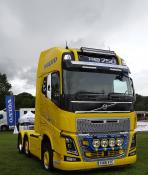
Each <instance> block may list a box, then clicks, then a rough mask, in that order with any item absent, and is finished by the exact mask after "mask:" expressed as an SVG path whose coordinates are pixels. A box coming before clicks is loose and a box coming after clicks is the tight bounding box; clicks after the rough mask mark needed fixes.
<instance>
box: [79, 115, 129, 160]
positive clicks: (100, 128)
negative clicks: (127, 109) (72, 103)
mask: <svg viewBox="0 0 148 175" xmlns="http://www.w3.org/2000/svg"><path fill="white" fill-rule="evenodd" d="M76 127H77V138H78V143H79V147H80V151H81V155H82V157H83V160H84V161H97V160H101V159H105V158H109V159H121V158H123V157H125V156H126V155H127V150H128V143H129V131H130V119H129V118H107V119H105V118H104V119H100V118H99V119H98V118H97V119H90V118H89V119H88V118H81V119H77V126H76ZM120 137H122V138H124V144H123V146H120V147H119V146H117V145H116V146H115V147H114V148H112V147H110V146H109V145H108V146H107V148H105V149H104V148H103V147H101V146H100V147H99V148H97V149H96V148H94V146H93V140H94V139H100V141H101V140H102V139H104V138H105V139H107V140H108V141H109V139H110V138H114V139H117V138H120ZM83 143H85V144H86V143H87V144H88V145H85V144H83Z"/></svg>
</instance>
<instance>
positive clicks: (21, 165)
mask: <svg viewBox="0 0 148 175" xmlns="http://www.w3.org/2000/svg"><path fill="white" fill-rule="evenodd" d="M16 140H17V136H16V135H13V134H12V133H10V132H7V133H4V132H3V133H2V132H1V133H0V175H47V174H52V175H61V174H62V175H65V174H67V175H69V172H63V171H55V172H52V173H51V172H47V171H45V170H43V169H42V167H41V163H40V161H39V160H37V159H36V158H33V157H32V158H28V157H26V156H25V155H23V154H20V153H18V151H17V149H16ZM137 142H138V143H137V152H138V161H137V163H136V164H134V165H130V166H126V167H118V168H117V167H115V168H107V169H97V170H90V171H80V172H70V174H72V175H74V174H77V175H79V174H80V175H83V174H85V175H89V174H91V175H148V132H147V133H138V134H137Z"/></svg>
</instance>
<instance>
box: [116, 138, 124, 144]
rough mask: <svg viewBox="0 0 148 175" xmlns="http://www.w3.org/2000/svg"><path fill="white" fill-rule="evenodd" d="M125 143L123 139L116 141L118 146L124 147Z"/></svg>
mask: <svg viewBox="0 0 148 175" xmlns="http://www.w3.org/2000/svg"><path fill="white" fill-rule="evenodd" d="M123 142H124V140H123V138H117V139H116V144H117V146H122V145H123Z"/></svg>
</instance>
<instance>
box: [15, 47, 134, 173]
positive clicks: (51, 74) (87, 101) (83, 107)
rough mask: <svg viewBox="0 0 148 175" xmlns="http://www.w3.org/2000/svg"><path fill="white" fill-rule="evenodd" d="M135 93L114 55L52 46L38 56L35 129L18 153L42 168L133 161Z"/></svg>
mask: <svg viewBox="0 0 148 175" xmlns="http://www.w3.org/2000/svg"><path fill="white" fill-rule="evenodd" d="M134 102H135V92H134V87H133V81H132V79H131V78H130V70H129V68H128V67H127V65H126V64H125V62H124V60H123V59H122V58H120V57H119V56H118V55H117V54H116V53H115V52H114V51H110V50H101V49H92V48H85V47H82V48H80V49H72V48H66V49H65V48H51V49H48V50H46V51H43V52H42V53H41V55H40V59H39V64H38V70H37V81H36V106H35V111H36V113H35V129H34V130H30V131H29V130H28V131H27V130H24V131H21V132H20V133H19V135H18V149H19V151H20V152H23V153H25V154H26V155H30V154H33V155H35V156H36V157H38V158H39V159H40V160H41V161H42V163H43V166H44V168H45V169H47V170H51V169H53V168H58V169H61V170H83V169H84V170H85V169H93V168H101V167H109V166H119V165H126V164H132V163H135V161H136V133H135V128H136V121H137V120H136V114H135V112H134Z"/></svg>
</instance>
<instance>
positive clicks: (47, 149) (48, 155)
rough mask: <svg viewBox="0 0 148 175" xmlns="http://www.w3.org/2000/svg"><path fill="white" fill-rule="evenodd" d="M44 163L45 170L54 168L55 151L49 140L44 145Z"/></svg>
mask: <svg viewBox="0 0 148 175" xmlns="http://www.w3.org/2000/svg"><path fill="white" fill-rule="evenodd" d="M42 164H43V168H44V169H45V170H47V171H49V170H53V152H52V149H51V146H50V143H48V142H47V143H44V145H43V152H42Z"/></svg>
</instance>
